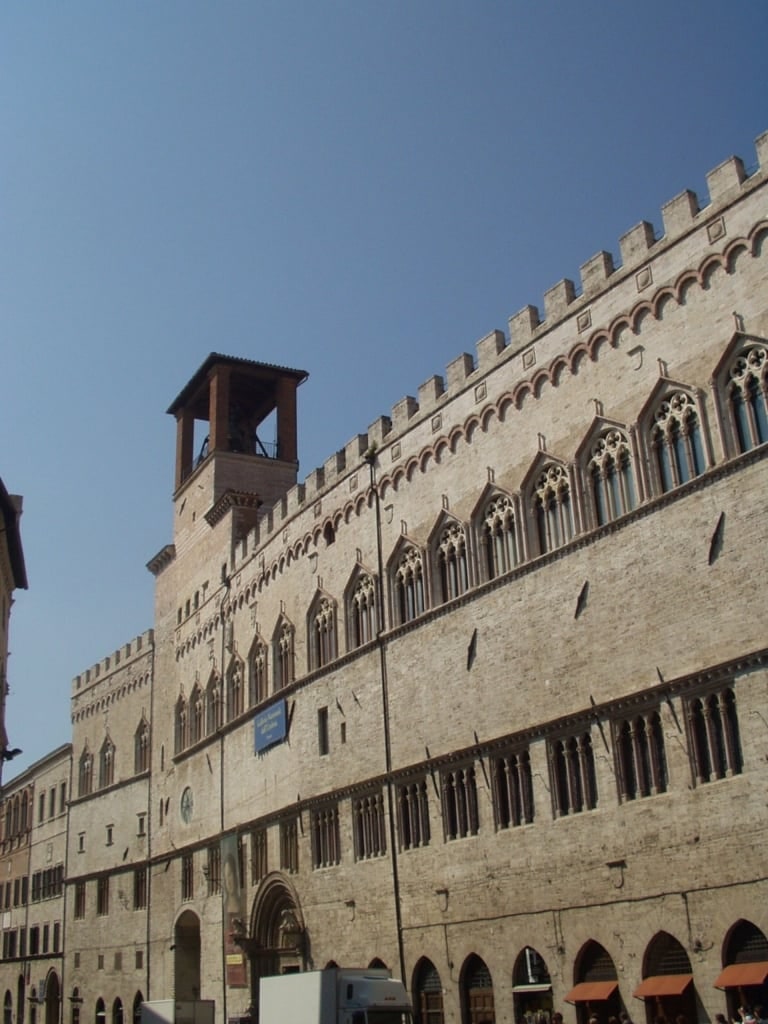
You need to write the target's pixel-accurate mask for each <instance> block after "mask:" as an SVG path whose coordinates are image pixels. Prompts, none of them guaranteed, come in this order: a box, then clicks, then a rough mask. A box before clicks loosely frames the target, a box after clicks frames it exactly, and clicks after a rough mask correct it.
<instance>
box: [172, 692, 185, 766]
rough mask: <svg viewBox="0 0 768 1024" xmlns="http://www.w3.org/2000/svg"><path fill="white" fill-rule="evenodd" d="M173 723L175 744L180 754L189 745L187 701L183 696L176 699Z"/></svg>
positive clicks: (175, 748)
mask: <svg viewBox="0 0 768 1024" xmlns="http://www.w3.org/2000/svg"><path fill="white" fill-rule="evenodd" d="M173 724H174V729H173V746H174V750H175V751H176V753H177V754H178V753H180V752H181V751H182V750H184V748H185V747H186V746H187V702H186V700H185V699H184V697H183V696H180V697H179V699H178V700H177V701H176V709H175V712H174V723H173Z"/></svg>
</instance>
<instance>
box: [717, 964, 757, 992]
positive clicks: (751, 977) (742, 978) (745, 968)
mask: <svg viewBox="0 0 768 1024" xmlns="http://www.w3.org/2000/svg"><path fill="white" fill-rule="evenodd" d="M766 978H768V960H760V961H758V962H757V963H753V964H729V965H728V966H727V967H724V968H723V969H722V971H721V972H720V973H719V974H718V976H717V980H716V981H715V988H743V987H744V986H745V985H763V984H765V979H766Z"/></svg>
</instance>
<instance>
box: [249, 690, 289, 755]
mask: <svg viewBox="0 0 768 1024" xmlns="http://www.w3.org/2000/svg"><path fill="white" fill-rule="evenodd" d="M286 720H287V719H286V714H285V700H280V701H278V702H277V704H272V706H271V707H268V708H267V709H266V711H260V712H259V714H258V715H256V717H255V718H254V720H253V740H254V746H255V748H256V753H257V754H261V753H262V751H264V750H266V749H267V747H272V746H274V745H275V743H282V741H283V740H284V739H285V734H286Z"/></svg>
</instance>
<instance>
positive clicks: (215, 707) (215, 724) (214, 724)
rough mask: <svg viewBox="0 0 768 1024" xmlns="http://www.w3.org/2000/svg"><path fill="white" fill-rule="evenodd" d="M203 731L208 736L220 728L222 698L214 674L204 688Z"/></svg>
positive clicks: (217, 680) (217, 678)
mask: <svg viewBox="0 0 768 1024" xmlns="http://www.w3.org/2000/svg"><path fill="white" fill-rule="evenodd" d="M205 705H206V707H205V731H206V735H208V736H210V735H212V734H213V733H215V732H216V731H217V730H218V729H220V728H221V724H222V707H221V705H222V699H221V685H220V680H219V677H218V676H217V675H216V673H215V672H214V674H213V675H212V676H211V678H210V679H209V680H208V686H207V687H206V690H205Z"/></svg>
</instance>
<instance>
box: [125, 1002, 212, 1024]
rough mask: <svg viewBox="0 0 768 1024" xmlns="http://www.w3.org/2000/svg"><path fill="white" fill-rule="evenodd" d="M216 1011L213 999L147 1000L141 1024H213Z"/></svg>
mask: <svg viewBox="0 0 768 1024" xmlns="http://www.w3.org/2000/svg"><path fill="white" fill-rule="evenodd" d="M215 1009H216V1004H215V1003H214V1001H213V999H195V1000H194V1001H188V1002H184V1001H182V1000H176V999H153V1000H147V1001H146V1002H143V1003H142V1004H141V1024H213V1020H214V1013H215Z"/></svg>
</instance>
